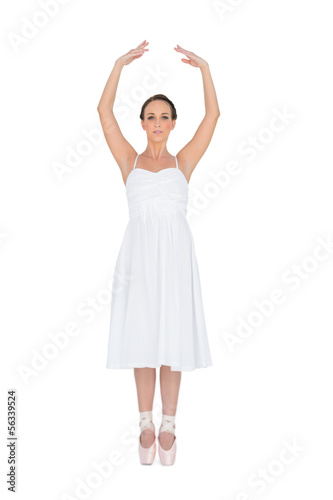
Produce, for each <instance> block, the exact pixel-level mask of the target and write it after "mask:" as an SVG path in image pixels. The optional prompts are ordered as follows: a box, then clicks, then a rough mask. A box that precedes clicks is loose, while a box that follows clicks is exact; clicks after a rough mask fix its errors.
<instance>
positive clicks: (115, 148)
mask: <svg viewBox="0 0 333 500" xmlns="http://www.w3.org/2000/svg"><path fill="white" fill-rule="evenodd" d="M148 43H149V42H146V40H145V41H144V42H142V43H141V44H140V45H138V47H137V48H136V49H132V50H130V51H129V52H127V54H125V55H123V56H121V57H119V58H118V59H117V60H116V62H115V64H114V66H113V69H112V71H111V74H110V76H109V78H108V81H107V82H106V85H105V88H104V91H103V93H102V97H101V99H100V101H99V104H98V106H97V111H98V113H99V119H100V122H101V125H102V129H103V132H104V136H105V139H106V142H107V144H108V146H109V148H110V150H111V153H112V155H113V157H114V159H115V160H116V162H117V164H118V166H119V168H120V170H121V173H122V176H123V179H124V182H125V179H126V177H127V175H128V173H129V172H128V169H129V168H130V164H131V162H132V160H133V157H134V158H135V156H136V151H135V149H134V148H133V147H132V146H131V144H130V143H129V142H128V141H127V140H126V139H125V137H124V136H123V134H122V132H121V130H120V128H119V125H118V122H117V120H116V117H115V116H114V113H113V106H114V102H115V98H116V92H117V88H118V83H119V78H120V75H121V71H122V69H123V67H124V66H125V65H127V64H130V63H131V62H132V61H134V59H137V58H139V57H141V56H142V55H143V54H144V52H145V51H146V50H149V49H145V47H146V45H148Z"/></svg>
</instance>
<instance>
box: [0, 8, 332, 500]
mask: <svg viewBox="0 0 333 500" xmlns="http://www.w3.org/2000/svg"><path fill="white" fill-rule="evenodd" d="M51 3H52V2H51ZM44 4H46V2H44ZM49 4H50V3H49ZM1 5H2V6H1V11H2V12H1V18H2V25H1V35H2V43H1V60H2V65H1V66H2V68H1V69H2V77H1V86H2V90H1V96H0V99H1V110H2V111H1V118H2V120H1V139H2V147H1V154H2V158H1V159H2V161H1V184H0V190H1V191H0V203H1V207H0V208H1V211H0V235H1V236H0V257H1V264H0V265H1V288H0V293H1V296H0V301H1V339H2V348H1V370H2V376H1V386H2V390H1V422H0V424H1V425H0V430H1V488H2V491H3V492H5V493H7V492H6V489H7V486H6V479H7V477H6V474H7V472H8V464H7V448H6V444H7V411H6V405H7V390H8V389H12V388H14V389H16V391H17V436H18V440H17V459H18V462H17V494H16V497H15V498H18V499H24V500H25V499H27V498H33V499H34V500H45V499H48V500H51V499H62V500H64V499H69V498H71V499H73V498H94V499H106V498H117V500H123V499H128V498H135V499H138V500H140V499H147V498H159V499H160V500H167V499H168V500H169V499H170V498H177V499H178V498H183V497H184V496H185V495H186V497H188V498H209V499H214V500H215V499H216V500H249V499H251V500H252V499H256V498H259V497H261V498H263V499H264V498H265V499H270V500H275V499H278V500H280V499H281V498H283V499H284V500H294V499H295V498H302V499H306V500H307V499H309V500H310V499H311V500H312V499H314V498H329V497H330V496H332V490H333V487H332V482H331V471H332V465H333V464H332V453H331V450H332V428H331V422H332V417H333V415H332V407H331V405H330V403H331V392H332V391H331V380H332V361H331V359H332V354H331V349H330V347H331V345H332V344H331V337H332V323H333V321H332V277H333V253H332V249H331V250H330V252H328V251H327V250H324V248H323V247H322V243H320V241H326V242H327V241H331V242H332V240H333V228H332V209H333V203H332V146H331V143H332V111H333V110H332V94H331V91H332V88H333V82H332V73H330V70H331V62H330V61H331V55H332V51H331V47H332V30H331V24H332V23H331V16H330V11H329V8H330V6H331V5H330V2H328V1H318V2H310V1H300V0H299V1H295V0H294V1H290V0H280V1H278V2H277V1H275V2H274V1H267V0H266V1H265V0H243V1H232V0H226V1H225V2H222V1H221V2H220V7H218V6H216V5H214V2H213V1H203V0H201V1H198V0H195V1H194V0H191V1H189V0H183V1H181V2H180V1H175V0H169V1H168V2H156V1H154V2H152V1H145V2H138V1H134V0H128V1H125V2H120V3H118V2H117V3H116V2H105V1H101V0H99V1H94V2H88V1H80V2H79V1H74V0H72V1H69V2H62V5H59V4H57V5H58V6H59V9H58V11H57V12H56V13H55V14H54V15H52V16H51V15H46V16H45V15H44V26H43V27H39V28H36V29H35V32H34V34H33V36H32V35H31V36H30V38H27V36H26V35H27V33H25V37H24V36H23V33H24V29H25V28H26V25H27V23H28V21H29V22H31V21H32V20H34V22H36V23H38V21H43V20H42V18H41V17H39V14H38V13H40V12H45V8H44V9H43V8H42V7H41V5H42V2H38V1H35V2H32V1H30V2H26V1H25V2H23V1H17V2H2V4H1ZM36 20H37V21H36ZM145 39H146V40H147V41H149V46H148V47H149V49H150V50H149V52H147V53H145V54H144V56H143V57H141V58H140V59H137V60H135V61H134V62H133V63H132V64H130V65H129V66H127V67H125V68H124V69H123V71H122V74H121V77H120V82H119V87H118V93H117V98H118V104H117V106H118V108H117V111H116V116H117V117H118V120H119V125H120V127H121V130H122V132H123V134H124V136H125V137H126V139H127V140H128V141H129V142H130V143H131V144H132V145H133V147H134V148H135V149H136V150H137V151H138V152H139V153H141V152H142V151H143V150H144V149H145V147H146V135H145V132H144V131H143V130H142V128H141V125H140V120H139V113H140V109H141V106H142V104H143V102H144V101H145V100H146V99H147V98H148V97H150V96H151V95H153V94H155V93H164V94H166V95H167V96H168V97H169V98H170V99H171V100H172V101H173V102H174V103H175V106H176V109H177V112H178V116H179V118H178V120H177V125H176V128H175V130H174V131H173V132H172V133H171V135H170V138H169V142H168V151H169V152H170V153H171V154H174V155H175V154H177V153H178V151H179V150H180V149H181V148H182V147H183V146H184V145H185V144H186V143H187V142H188V141H189V140H190V139H191V138H192V137H193V135H194V133H195V131H196V129H197V127H198V126H199V124H200V122H201V120H202V118H203V114H204V99H203V87H202V78H201V73H200V70H199V69H197V68H193V67H191V66H189V65H186V64H184V63H183V62H181V58H182V57H184V56H183V55H182V54H179V53H177V52H176V51H175V50H174V47H175V46H176V44H177V43H178V44H179V45H181V46H183V47H184V48H185V49H188V50H191V51H192V52H194V53H196V54H198V55H199V56H200V57H202V58H204V59H206V60H207V62H208V63H209V65H210V69H211V73H212V77H213V81H214V84H215V88H216V92H217V96H218V102H219V107H220V111H221V116H220V118H219V122H218V125H217V128H216V131H215V134H214V136H213V139H212V141H211V144H210V146H209V148H208V150H207V151H206V153H205V155H204V156H203V158H202V159H201V161H200V162H199V164H198V165H197V167H196V169H195V171H194V173H193V175H192V177H191V181H190V199H189V206H195V204H197V203H198V198H199V193H200V194H201V200H206V202H205V204H204V205H201V207H200V209H198V213H197V214H192V215H191V216H189V217H188V220H189V223H190V226H191V228H192V232H193V235H194V240H195V244H196V254H197V259H198V264H199V270H200V276H201V284H202V294H203V300H204V307H205V314H206V322H207V330H208V337H209V343H210V348H211V354H212V360H213V366H211V367H209V368H206V369H199V370H195V371H193V372H184V373H183V375H182V382H181V388H180V395H179V402H178V409H177V419H176V432H177V437H178V451H177V458H176V462H175V464H174V466H173V467H163V466H162V465H161V464H160V462H159V458H158V455H156V458H155V462H154V464H153V466H151V467H143V466H141V464H140V463H139V457H138V452H137V447H138V435H139V413H138V402H137V395H136V388H135V382H134V375H133V370H131V369H128V370H107V369H106V366H105V365H106V350H107V341H108V333H109V332H108V327H109V317H110V303H109V302H108V300H107V299H108V295H107V293H106V292H107V288H108V286H109V284H110V280H111V279H112V273H113V269H114V266H115V262H116V257H117V254H118V251H119V248H120V244H121V241H122V237H123V234H124V229H125V226H126V223H127V220H128V209H127V200H126V191H125V186H124V183H123V180H122V177H121V174H120V170H119V167H118V165H117V164H116V163H115V161H114V159H113V156H112V154H111V152H110V150H109V148H108V146H107V144H106V141H105V139H104V138H103V137H102V135H101V134H102V129H101V127H100V124H99V117H98V113H97V105H98V102H99V99H100V97H101V94H102V91H103V89H104V86H105V83H106V81H107V78H108V76H109V74H110V72H111V70H112V67H113V64H114V62H115V60H116V59H117V58H118V57H119V56H121V55H123V54H124V53H126V52H128V51H129V50H130V49H131V48H134V47H137V45H139V44H140V43H141V42H142V41H144V40H145ZM158 68H159V71H161V72H164V73H165V74H164V76H163V77H162V78H161V81H159V82H158V81H156V85H155V87H154V88H153V89H147V88H145V85H144V82H145V81H146V80H145V77H146V76H147V74H148V73H149V72H151V70H152V69H153V70H157V69H158ZM153 81H154V80H152V79H151V80H150V82H151V83H153ZM125 99H127V103H125V104H122V105H123V108H120V107H119V104H120V103H122V102H123V101H124V100H125ZM274 110H279V112H281V113H283V110H285V112H286V113H287V114H289V115H292V118H289V123H286V124H284V126H282V124H283V122H281V121H278V123H279V124H280V125H281V130H280V131H279V132H276V131H275V132H274V131H273V132H270V131H269V130H268V129H269V128H270V124H271V123H272V121H271V120H272V118H273V117H274V116H275V111H274ZM93 130H97V131H99V135H98V133H97V135H96V137H99V139H100V140H99V142H98V143H95V144H94V143H93V142H91V141H90V148H89V149H87V147H86V148H85V149H84V150H82V149H81V150H80V146H82V144H83V143H82V141H86V142H85V144H86V146H87V144H88V146H89V143H87V138H86V133H87V132H88V133H89V132H92V131H93ZM251 137H252V138H256V139H257V141H258V144H259V146H260V149H257V150H256V153H255V154H254V157H253V158H252V159H251V160H250V161H249V155H244V153H243V154H242V153H241V150H240V149H239V148H240V145H241V144H242V143H244V142H247V141H249V140H251ZM70 150H76V151H77V150H79V151H81V153H80V154H79V162H78V164H77V165H76V166H75V167H69V166H68V152H69V151H70ZM243 151H244V150H243ZM231 161H237V162H238V165H239V171H238V174H237V175H234V176H233V177H232V178H230V182H229V184H227V185H225V186H224V187H222V186H218V185H217V184H214V183H212V178H211V174H212V173H214V172H215V173H218V172H220V174H221V172H222V171H223V172H224V173H225V172H226V171H227V165H228V164H229V162H231ZM59 165H62V168H63V167H66V168H67V169H69V171H68V172H66V173H65V174H64V175H60V176H59ZM66 165H67V166H66ZM57 171H58V174H57ZM214 185H215V190H214V191H213V188H214ZM202 196H204V197H202ZM319 246H321V248H322V249H321V250H320V252H319V253H317V251H316V247H318V248H319ZM296 273H299V276H300V277H299V278H298V287H297V288H295V287H294V286H292V283H293V282H290V281H288V280H287V281H286V279H285V277H287V278H288V277H289V278H290V277H291V276H292V275H294V276H296ZM295 283H296V281H295ZM274 289H278V290H280V294H281V296H282V297H283V303H280V304H275V305H273V310H272V313H271V314H270V315H269V316H268V317H265V316H261V321H259V323H260V324H259V325H258V326H257V327H254V328H253V329H252V332H250V334H249V335H248V336H247V337H246V338H243V339H241V337H240V336H239V334H238V333H237V326H238V324H239V322H240V320H241V319H242V320H244V321H248V319H249V317H250V319H251V318H252V319H253V318H257V319H258V318H259V320H260V315H259V316H258V306H257V305H256V301H259V302H261V301H267V300H271V294H272V292H273V290H274ZM92 297H94V298H96V301H97V302H96V303H97V304H98V311H95V312H94V315H93V316H92V319H91V321H90V322H87V318H86V317H83V316H82V315H80V314H79V307H82V305H85V307H86V308H87V302H88V300H89V299H91V298H92ZM102 300H104V301H103V302H102ZM271 304H272V303H271ZM90 308H91V306H90ZM91 310H92V309H91ZM255 311H257V314H256V315H254V313H255ZM70 322H74V323H76V325H77V327H78V328H79V331H78V333H77V335H76V336H71V337H69V340H68V344H67V346H66V347H65V348H62V349H59V350H58V351H57V352H56V353H55V355H54V357H53V359H50V358H49V359H46V361H45V365H44V367H43V368H40V369H38V370H33V368H32V366H33V360H34V357H35V355H36V352H38V353H39V354H42V353H43V352H45V349H46V346H47V344H53V345H54V342H52V340H51V337H50V335H52V334H56V333H59V332H64V331H65V329H66V328H68V325H69V324H70ZM226 332H229V334H231V335H233V336H234V337H233V338H234V339H235V338H238V340H241V341H242V343H236V344H235V345H234V349H233V350H230V349H229V347H228V345H229V344H228V343H227V342H226V335H225V334H226ZM24 372H26V375H25V376H24ZM156 382H157V383H156V392H155V402H154V409H153V411H154V421H155V425H156V428H158V427H159V425H160V419H161V400H160V388H159V370H157V381H156ZM286 442H288V443H290V445H291V446H292V445H293V443H294V445H296V448H297V447H298V448H299V451H298V452H296V453H295V454H294V455H292V454H291V453H290V452H284V450H285V448H286ZM115 452H118V454H119V457H121V460H120V463H119V462H115V464H114V466H113V470H112V471H111V470H109V474H108V476H107V477H102V476H100V477H101V479H100V481H99V483H97V485H96V484H95V485H92V483H91V482H90V481H91V480H93V479H98V476H97V474H96V467H97V468H98V465H97V464H101V463H102V462H106V461H108V463H109V464H110V460H111V458H112V454H113V453H115ZM283 457H285V459H288V463H286V460H285V459H284V458H283ZM260 470H264V471H265V474H266V476H265V477H266V479H262V480H261V483H260V484H262V488H261V489H259V482H257V483H256V484H257V486H254V483H252V485H251V484H250V483H249V480H250V478H251V477H252V480H253V481H255V480H258V478H259V475H260ZM93 473H94V474H93ZM87 483H90V484H91V486H93V487H92V488H91V489H90V490H89V491H88V493H87V494H86V496H84V495H83V493H82V492H83V490H80V491H79V489H78V484H80V485H82V484H87ZM79 493H81V496H80V494H79ZM8 494H9V493H7V495H8ZM1 496H3V495H2V493H1ZM8 498H12V497H11V496H8Z"/></svg>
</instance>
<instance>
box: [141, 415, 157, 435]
mask: <svg viewBox="0 0 333 500" xmlns="http://www.w3.org/2000/svg"><path fill="white" fill-rule="evenodd" d="M139 413H140V428H141V432H143V431H144V430H146V429H147V430H151V431H153V432H155V425H154V422H153V412H152V411H141V412H139Z"/></svg>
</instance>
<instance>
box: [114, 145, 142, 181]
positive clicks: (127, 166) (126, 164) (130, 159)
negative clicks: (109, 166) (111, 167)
mask: <svg viewBox="0 0 333 500" xmlns="http://www.w3.org/2000/svg"><path fill="white" fill-rule="evenodd" d="M137 156H138V153H137V152H136V151H135V149H134V148H133V151H131V152H130V153H129V155H128V156H127V157H126V158H124V160H123V162H122V165H119V168H120V171H121V175H122V178H123V181H124V184H125V186H126V181H127V177H128V176H129V174H130V172H131V171H132V170H133V167H134V163H135V160H136V157H137Z"/></svg>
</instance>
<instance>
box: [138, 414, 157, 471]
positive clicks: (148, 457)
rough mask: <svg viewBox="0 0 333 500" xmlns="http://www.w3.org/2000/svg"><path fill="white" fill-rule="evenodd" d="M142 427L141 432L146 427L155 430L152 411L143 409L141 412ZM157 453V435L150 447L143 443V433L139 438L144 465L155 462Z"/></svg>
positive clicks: (141, 458)
mask: <svg viewBox="0 0 333 500" xmlns="http://www.w3.org/2000/svg"><path fill="white" fill-rule="evenodd" d="M140 427H141V433H142V431H143V430H144V429H151V430H152V431H155V426H154V424H153V418H152V412H151V411H142V412H140ZM155 455H156V437H155V440H154V442H153V444H152V445H151V446H150V447H149V448H144V447H143V446H142V444H141V435H140V438H139V457H140V462H141V464H142V465H151V464H152V463H153V462H154V459H155Z"/></svg>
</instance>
